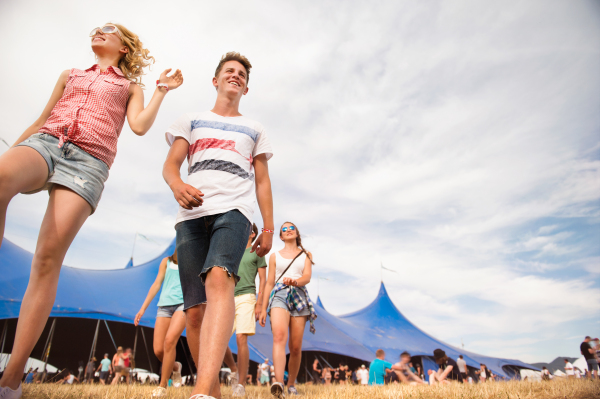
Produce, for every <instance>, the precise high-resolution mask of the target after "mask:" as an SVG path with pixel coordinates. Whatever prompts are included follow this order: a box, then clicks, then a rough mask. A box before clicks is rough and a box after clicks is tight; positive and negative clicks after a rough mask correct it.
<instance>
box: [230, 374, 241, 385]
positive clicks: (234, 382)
mask: <svg viewBox="0 0 600 399" xmlns="http://www.w3.org/2000/svg"><path fill="white" fill-rule="evenodd" d="M239 382H240V377H239V375H238V372H237V371H236V372H235V373H229V384H231V386H232V387H235V386H236V385H237V384H238V383H239Z"/></svg>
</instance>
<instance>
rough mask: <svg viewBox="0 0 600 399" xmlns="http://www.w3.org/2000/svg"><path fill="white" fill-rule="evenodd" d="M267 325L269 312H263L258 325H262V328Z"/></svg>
mask: <svg viewBox="0 0 600 399" xmlns="http://www.w3.org/2000/svg"><path fill="white" fill-rule="evenodd" d="M266 323H267V312H261V313H260V320H259V321H258V324H260V326H261V327H264V326H265V324H266Z"/></svg>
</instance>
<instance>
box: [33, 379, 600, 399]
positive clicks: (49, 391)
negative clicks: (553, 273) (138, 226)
mask: <svg viewBox="0 0 600 399" xmlns="http://www.w3.org/2000/svg"><path fill="white" fill-rule="evenodd" d="M152 389H153V388H152V387H148V386H141V385H132V386H126V385H119V386H116V387H110V386H101V385H93V386H90V385H72V386H66V385H51V384H38V385H28V386H26V387H24V390H23V399H29V398H36V399H59V398H60V399H76V398H77V399H84V398H85V399H142V398H144V399H146V398H147V399H150V397H151V396H150V395H151V392H152ZM298 391H299V392H300V394H301V395H302V396H303V397H305V398H315V399H334V398H336V399H337V398H340V399H355V398H356V399H408V398H413V399H446V398H456V399H471V398H472V399H480V398H490V399H491V398H494V399H496V398H497V399H526V398H527V399H529V398H543V399H565V398H568V399H593V398H600V382H599V381H594V382H592V381H588V380H555V381H549V382H527V381H525V382H518V381H515V382H506V383H487V384H476V385H467V384H465V385H461V384H452V385H445V386H433V387H430V386H418V387H417V386H406V385H391V386H389V385H388V386H385V387H359V386H331V387H323V386H316V387H315V386H306V385H299V386H298ZM190 392H191V388H189V387H185V388H179V389H174V388H170V389H169V390H168V395H167V398H169V399H188V398H189V396H190ZM222 392H223V399H226V398H230V397H231V389H230V388H229V387H224V388H223V389H222ZM246 398H247V399H270V398H271V395H270V394H269V390H268V388H266V387H255V386H250V387H248V388H247V390H246Z"/></svg>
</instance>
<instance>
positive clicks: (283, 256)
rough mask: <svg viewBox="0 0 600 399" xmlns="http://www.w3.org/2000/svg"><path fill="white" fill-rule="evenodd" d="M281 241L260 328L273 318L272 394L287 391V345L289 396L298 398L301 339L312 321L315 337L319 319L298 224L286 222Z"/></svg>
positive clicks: (271, 261) (309, 263) (309, 256)
mask: <svg viewBox="0 0 600 399" xmlns="http://www.w3.org/2000/svg"><path fill="white" fill-rule="evenodd" d="M279 238H281V240H282V241H283V242H284V243H285V246H284V248H283V249H282V250H281V251H279V252H276V253H274V254H272V255H271V257H270V258H269V271H268V277H267V286H266V287H265V293H264V295H265V296H264V299H263V311H262V313H261V317H260V325H261V326H263V327H264V326H265V323H266V318H267V314H269V315H270V318H271V331H272V332H273V364H274V366H275V382H274V383H273V385H271V394H272V395H273V396H275V397H283V396H284V394H285V389H284V385H283V374H284V372H285V360H286V359H285V344H286V342H288V336H289V343H288V348H289V350H290V361H289V364H288V372H289V378H288V383H287V386H288V393H289V394H290V395H297V394H298V391H297V390H296V387H295V382H296V377H297V376H298V370H299V369H300V361H301V360H302V337H303V336H304V327H305V325H306V320H307V319H309V318H310V330H311V332H312V333H313V334H314V332H315V329H314V326H313V321H314V320H315V319H316V318H317V315H316V313H315V309H314V306H313V304H312V302H311V300H310V297H309V296H308V291H307V290H306V285H307V284H308V283H309V282H310V278H311V274H312V265H313V264H314V262H313V259H312V254H311V253H310V252H308V251H306V250H305V249H304V247H303V246H302V239H301V237H300V231H298V228H297V227H296V225H295V224H293V223H290V222H286V223H284V224H283V226H281V229H280V230H279Z"/></svg>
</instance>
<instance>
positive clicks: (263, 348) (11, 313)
mask: <svg viewBox="0 0 600 399" xmlns="http://www.w3.org/2000/svg"><path fill="white" fill-rule="evenodd" d="M174 250H175V242H174V241H173V242H172V243H171V244H170V245H169V246H168V247H167V249H166V250H165V251H164V252H163V253H161V254H160V255H159V256H158V257H157V258H155V259H153V260H151V261H149V262H146V263H144V264H142V265H139V266H135V267H131V266H130V267H126V268H119V269H114V270H87V269H79V268H73V267H68V266H63V268H62V270H61V274H60V280H59V284H58V293H57V296H56V300H55V302H54V307H53V308H52V313H51V317H67V318H87V319H99V320H109V321H119V322H123V323H131V324H132V323H133V320H134V317H135V314H136V313H137V311H138V310H139V307H140V306H141V304H142V303H143V301H144V299H145V298H146V294H147V292H148V289H149V287H150V286H151V285H152V283H153V282H154V279H155V278H156V275H157V273H158V267H159V265H160V262H161V260H162V259H163V258H164V257H166V256H169V255H171V254H172V253H173V251H174ZM32 258H33V255H32V254H31V253H30V252H28V251H25V250H24V249H22V248H20V247H18V246H17V245H15V244H13V243H12V242H10V241H8V240H6V239H5V240H4V241H3V243H2V247H1V248H0V287H2V288H1V289H0V319H10V318H16V317H18V314H19V308H20V306H21V300H22V298H23V295H24V293H25V289H26V287H27V282H28V280H29V273H30V265H31V260H32ZM157 301H158V296H157V297H156V298H155V299H154V301H153V302H152V303H151V305H150V306H149V308H148V309H149V310H148V311H147V312H146V314H145V315H144V317H143V318H142V320H141V322H140V324H141V325H143V326H146V327H153V326H154V323H155V320H156V316H155V312H152V311H151V310H150V309H153V308H155V307H156V303H157ZM315 308H316V311H317V314H318V318H317V320H316V321H315V327H316V330H317V332H316V334H314V335H313V334H311V333H310V331H309V328H308V323H307V327H306V331H305V334H304V341H303V344H302V345H303V350H305V351H320V352H327V353H333V354H337V355H342V356H350V357H353V358H356V359H360V360H363V361H366V362H368V361H371V360H373V359H374V358H375V351H376V350H377V349H380V348H381V349H383V350H385V352H386V358H387V360H388V361H391V362H395V361H397V359H398V356H399V355H400V353H402V352H403V351H408V352H410V353H411V355H412V356H421V357H422V362H423V366H424V368H425V371H427V369H429V368H435V364H434V362H433V358H432V357H431V356H432V354H433V350H434V349H437V348H441V349H443V350H444V351H445V352H446V354H447V355H448V356H449V357H451V358H454V359H456V358H457V357H458V355H460V354H462V355H463V357H464V359H465V361H466V362H467V365H469V366H471V367H475V368H478V367H479V363H484V364H486V365H487V366H488V368H489V369H491V370H492V371H493V372H494V373H495V374H497V375H500V376H504V377H515V376H516V375H515V372H516V371H517V370H518V369H519V368H528V369H533V370H538V369H537V368H536V367H533V366H531V365H528V364H526V363H523V362H521V361H519V360H511V359H499V358H493V357H487V356H482V355H478V354H475V353H471V352H468V351H464V350H462V349H459V348H456V347H453V346H451V345H448V344H446V343H444V342H442V341H440V340H437V339H435V338H433V337H431V336H429V335H428V334H426V333H425V332H423V331H422V330H420V329H419V328H417V327H416V326H415V325H414V324H412V323H411V322H410V321H409V320H408V319H406V317H404V315H402V313H400V311H399V310H398V309H397V308H396V306H394V304H393V303H392V301H391V299H390V297H389V295H388V293H387V291H386V289H385V286H384V285H383V283H382V284H381V287H380V290H379V294H378V295H377V297H376V298H375V300H374V301H373V302H372V303H371V304H369V305H367V306H366V307H365V308H363V309H361V310H358V311H356V312H353V313H350V314H347V315H343V316H335V315H332V314H331V313H329V312H328V311H327V310H325V308H324V306H323V304H322V303H321V300H320V298H317V301H316V303H315ZM229 345H230V347H231V349H232V351H233V352H234V353H237V347H236V342H235V336H232V337H231V340H230V342H229ZM272 345H273V336H272V334H271V329H270V324H269V321H268V320H267V325H266V327H260V326H259V325H258V323H257V330H256V335H254V336H252V337H250V338H249V346H250V359H251V360H253V361H255V362H258V363H262V362H263V361H264V359H265V358H267V357H268V358H269V359H272Z"/></svg>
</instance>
